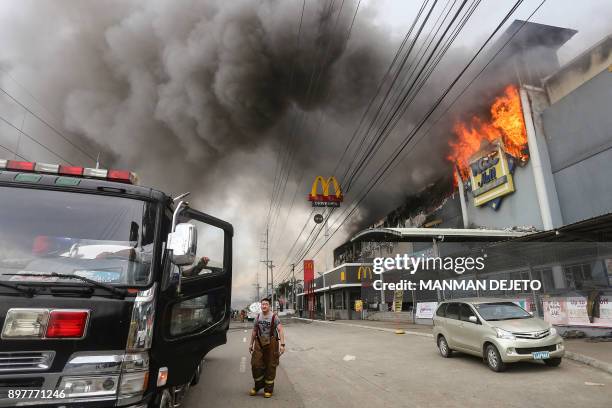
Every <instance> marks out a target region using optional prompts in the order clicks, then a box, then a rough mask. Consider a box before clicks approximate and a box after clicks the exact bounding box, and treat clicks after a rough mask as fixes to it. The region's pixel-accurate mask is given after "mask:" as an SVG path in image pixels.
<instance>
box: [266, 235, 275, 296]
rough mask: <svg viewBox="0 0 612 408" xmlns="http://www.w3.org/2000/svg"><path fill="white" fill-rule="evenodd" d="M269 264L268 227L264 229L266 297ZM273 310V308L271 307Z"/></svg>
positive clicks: (267, 293)
mask: <svg viewBox="0 0 612 408" xmlns="http://www.w3.org/2000/svg"><path fill="white" fill-rule="evenodd" d="M269 262H270V245H269V242H268V227H266V296H268V295H269V287H268V285H269V283H268V264H269ZM272 307H273V308H274V306H272Z"/></svg>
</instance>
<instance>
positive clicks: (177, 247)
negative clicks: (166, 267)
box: [168, 223, 198, 266]
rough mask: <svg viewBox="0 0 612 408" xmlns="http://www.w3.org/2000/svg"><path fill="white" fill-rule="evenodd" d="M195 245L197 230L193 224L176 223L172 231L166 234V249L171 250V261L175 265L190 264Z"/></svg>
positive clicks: (194, 255)
mask: <svg viewBox="0 0 612 408" xmlns="http://www.w3.org/2000/svg"><path fill="white" fill-rule="evenodd" d="M197 246H198V230H197V229H196V227H195V225H193V224H189V223H182V224H177V226H176V228H175V229H174V232H171V233H170V234H168V249H170V250H172V263H174V264H175V265H178V266H184V265H191V264H192V263H193V261H194V260H195V257H196V249H197Z"/></svg>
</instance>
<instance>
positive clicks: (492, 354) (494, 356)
mask: <svg viewBox="0 0 612 408" xmlns="http://www.w3.org/2000/svg"><path fill="white" fill-rule="evenodd" d="M485 360H486V361H487V365H488V366H489V368H490V369H491V370H493V371H495V372H496V373H499V372H501V371H504V370H505V369H506V363H504V362H503V361H502V359H501V356H500V355H499V351H497V347H495V346H494V345H492V344H489V345H488V346H487V347H486V348H485Z"/></svg>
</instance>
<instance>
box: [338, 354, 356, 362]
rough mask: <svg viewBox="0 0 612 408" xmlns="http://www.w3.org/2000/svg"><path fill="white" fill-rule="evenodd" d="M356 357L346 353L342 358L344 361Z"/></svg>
mask: <svg viewBox="0 0 612 408" xmlns="http://www.w3.org/2000/svg"><path fill="white" fill-rule="evenodd" d="M356 358H357V357H355V356H351V355H350V354H347V355H346V356H344V357H343V358H342V359H343V360H344V361H353V360H355V359H356Z"/></svg>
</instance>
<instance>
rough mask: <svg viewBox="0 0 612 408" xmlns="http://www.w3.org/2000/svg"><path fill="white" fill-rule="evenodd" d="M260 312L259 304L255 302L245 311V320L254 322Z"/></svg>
mask: <svg viewBox="0 0 612 408" xmlns="http://www.w3.org/2000/svg"><path fill="white" fill-rule="evenodd" d="M260 312H261V303H259V302H255V303H251V304H250V305H249V309H248V311H247V320H249V321H251V320H255V318H256V317H257V315H258V314H259V313H260Z"/></svg>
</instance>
